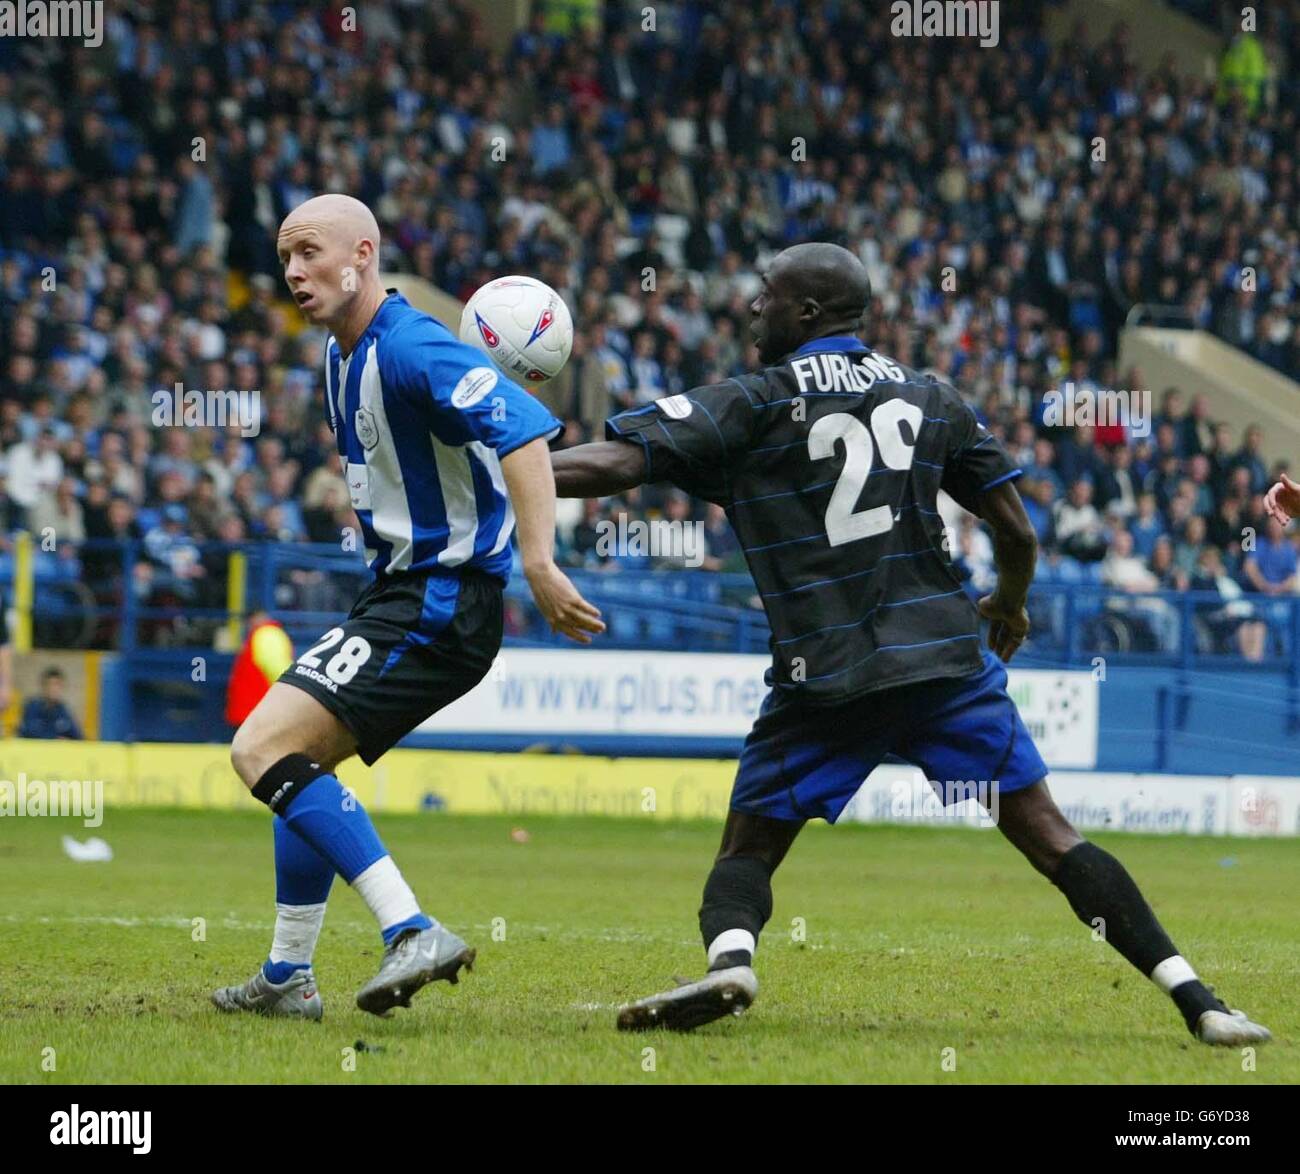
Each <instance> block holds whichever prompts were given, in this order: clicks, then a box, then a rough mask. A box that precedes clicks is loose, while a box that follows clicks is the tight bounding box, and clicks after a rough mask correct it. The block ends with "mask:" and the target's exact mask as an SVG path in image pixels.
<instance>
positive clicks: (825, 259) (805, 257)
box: [769, 241, 871, 318]
mask: <svg viewBox="0 0 1300 1174" xmlns="http://www.w3.org/2000/svg"><path fill="white" fill-rule="evenodd" d="M777 270H780V272H781V276H782V277H783V279H784V281H785V283H786V284H787V285H788V286H789V288H790V290H791V292H792V293H793V294H794V295H795V296H797V297H804V298H812V299H813V300H814V301H815V302H817V304H818V305H820V306H821V308H822V310H823V311H824V312H825V313H827V314H829V315H831V316H832V317H835V318H861V317H862V315H863V313H865V311H866V308H867V302H868V300H869V299H870V297H871V281H870V279H869V278H868V277H867V270H866V268H865V267H864V266H863V264H862V262H861V261H859V260H858V259H857V257H855V256H854V255H853V254H852V253H850V252H849V251H848V249H842V248H840V246H839V245H831V244H826V243H824V242H822V241H813V242H811V243H809V244H806V245H793V246H791V247H790V248H788V249H786V250H785V251H784V252H782V253H781V254H780V255H779V256H778V257H777V258H776V260H775V261H773V262H772V268H771V270H770V271H769V276H770V275H771V273H775V272H776V271H777Z"/></svg>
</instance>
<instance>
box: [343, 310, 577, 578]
mask: <svg viewBox="0 0 1300 1174" xmlns="http://www.w3.org/2000/svg"><path fill="white" fill-rule="evenodd" d="M325 408H326V413H327V415H328V417H329V423H330V427H331V428H332V429H333V431H334V438H335V440H336V442H337V443H338V449H339V455H340V456H341V457H342V458H343V473H344V476H345V477H346V479H347V483H348V493H349V495H350V496H351V499H352V508H353V509H354V510H355V511H356V514H357V518H358V520H359V521H360V523H361V531H362V537H363V539H364V541H365V557H366V563H367V565H368V566H369V567H370V569H371V571H373V572H374V574H375V575H376V576H378V575H380V574H390V575H391V574H393V573H394V572H401V571H443V572H445V573H447V574H453V575H454V574H458V573H459V572H460V571H461V570H463V569H464V568H466V567H475V568H478V569H480V570H482V571H484V572H486V573H488V574H491V575H494V576H496V577H497V578H499V579H500V580H501V581H502V582H503V583H504V582H505V581H506V580H507V579H508V578H509V577H510V562H511V555H510V535H511V532H512V531H513V530H514V525H515V515H514V510H513V509H512V508H511V505H510V499H509V497H508V495H507V493H506V482H505V477H504V476H503V474H502V472H501V458H502V457H505V456H508V455H509V454H510V453H512V452H514V451H515V449H517V448H521V447H523V445H525V444H527V443H528V442H529V441H531V440H535V439H537V438H538V437H539V436H540V437H545V438H547V439H550V438H551V437H553V436H555V435H557V434H558V433H559V431H560V429H561V427H562V425H561V423H560V421H559V420H557V419H556V418H555V417H554V416H553V415H551V413H550V412H549V411H548V410H547V409H546V408H545V407H544V406H543V405H542V404H541V403H540V402H539V401H538V400H537V399H536V398H534V397H533V396H532V395H530V394H529V393H528V392H527V391H525V390H524V389H523V388H522V387H520V386H519V385H518V384H516V383H512V382H511V381H510V380H509V379H507V378H506V376H505V375H504V374H502V373H501V371H500V370H499V369H498V368H497V367H496V366H495V365H494V364H493V362H492V360H491V359H489V358H488V357H487V356H486V355H484V354H482V353H481V352H480V351H478V350H476V349H475V348H474V347H472V346H469V345H467V344H466V343H463V342H461V341H460V340H459V339H458V338H457V337H456V336H455V335H454V334H453V333H452V332H451V331H450V330H448V329H447V328H446V327H445V326H443V325H442V323H440V322H438V321H437V320H436V319H434V318H431V317H429V315H428V314H425V313H422V312H421V311H419V310H417V309H415V307H414V306H412V305H411V304H410V303H409V302H408V301H407V300H406V299H405V298H404V297H402V295H401V294H399V293H397V292H395V291H392V290H390V291H389V296H388V298H387V300H386V301H385V302H384V303H383V304H382V305H381V306H380V307H379V310H378V311H377V312H376V314H375V316H374V318H373V319H372V320H371V323H370V325H369V326H368V327H367V328H366V330H365V333H364V334H362V336H361V338H360V339H359V340H358V341H357V345H356V347H355V348H354V349H353V351H352V353H351V354H350V355H349V356H348V357H347V358H346V359H345V358H343V356H342V355H341V354H340V352H339V346H338V343H337V342H336V341H335V339H334V338H332V337H331V338H330V340H329V342H328V344H327V345H326V348H325Z"/></svg>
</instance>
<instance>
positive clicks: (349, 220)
mask: <svg viewBox="0 0 1300 1174" xmlns="http://www.w3.org/2000/svg"><path fill="white" fill-rule="evenodd" d="M302 226H314V227H316V228H318V229H319V230H320V231H321V232H324V233H326V234H327V235H329V236H331V237H334V238H336V239H339V240H342V241H345V242H346V243H348V244H353V243H355V242H356V241H358V240H362V239H364V240H368V241H370V243H371V244H372V245H374V247H375V250H376V251H378V249H379V222H378V221H377V220H375V214H374V213H373V212H371V211H370V209H369V208H367V207H366V206H365V204H363V203H362V202H361V201H360V200H357V199H353V197H351V196H345V195H342V194H341V193H339V192H328V193H326V194H325V195H323V196H312V198H311V199H310V200H304V201H303V202H302V203H301V204H299V205H298V206H297V207H296V208H295V209H294V210H293V211H292V212H290V213H289V215H288V216H286V217H285V218H284V223H283V224H282V225H280V235H281V236H282V237H283V236H284V235H285V233H287V232H292V231H293V230H295V229H298V228H300V227H302Z"/></svg>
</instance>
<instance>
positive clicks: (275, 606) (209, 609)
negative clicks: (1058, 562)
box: [0, 540, 1300, 688]
mask: <svg viewBox="0 0 1300 1174" xmlns="http://www.w3.org/2000/svg"><path fill="white" fill-rule="evenodd" d="M194 545H195V547H196V548H197V551H198V556H199V559H200V560H201V562H202V564H203V565H204V566H205V568H206V573H205V574H204V575H203V576H201V577H198V578H186V577H184V575H183V573H180V574H178V573H177V572H176V569H175V568H172V567H167V566H165V565H162V564H160V563H158V562H157V561H154V560H151V559H150V558H149V556H148V552H147V551H146V549H145V547H144V545H143V543H141V542H139V541H131V542H125V543H119V542H113V541H110V540H87V541H86V542H83V543H80V544H77V545H76V546H71V545H67V544H65V545H64V546H61V547H60V548H59V550H58V551H55V552H44V551H42V552H38V553H37V554H36V556H35V558H34V560H33V564H34V565H33V572H34V579H35V592H34V604H33V611H32V620H33V630H34V633H35V645H36V646H37V647H99V648H109V649H114V650H118V651H122V652H131V651H133V650H135V649H137V648H141V647H168V648H175V649H194V650H205V649H208V650H210V649H211V648H212V647H213V641H214V636H215V633H216V631H217V629H218V628H220V627H221V626H222V625H223V624H227V623H229V621H230V619H231V617H232V615H234V616H236V617H237V616H240V615H247V614H248V613H249V612H251V611H253V610H256V609H259V608H260V609H264V610H266V611H269V612H270V613H271V614H273V615H274V616H276V618H277V619H279V620H280V621H281V622H282V623H284V624H285V626H286V628H287V629H288V630H289V631H290V634H291V635H292V636H294V638H295V640H311V639H314V638H315V636H316V635H318V634H319V633H320V632H321V631H322V630H323V629H324V628H326V627H328V626H329V625H331V624H334V623H337V622H338V621H339V620H340V619H341V618H342V617H343V616H344V615H346V613H347V611H348V609H349V608H350V607H351V605H352V602H353V601H354V600H355V598H356V596H357V594H358V593H359V592H360V590H361V588H362V587H363V586H364V585H365V584H366V583H367V582H368V581H369V572H368V571H367V570H366V568H365V566H364V564H363V562H362V560H361V557H360V556H359V555H358V554H356V553H347V552H343V551H340V550H339V549H338V548H337V547H335V546H332V545H312V544H305V543H304V544H276V543H241V544H227V543H217V542H211V543H197V544H194ZM236 552H238V553H239V554H240V555H241V556H242V558H243V561H244V568H245V573H244V575H243V580H242V582H243V590H242V594H241V597H240V598H239V599H234V600H232V599H231V598H230V592H229V585H228V582H227V579H226V577H225V575H226V568H227V567H228V566H229V563H228V561H227V560H228V559H229V556H230V555H232V554H235V553H236ZM12 571H13V566H12V562H11V560H10V559H9V557H8V556H5V555H0V583H4V582H8V581H10V580H11V578H12ZM569 574H570V575H571V577H572V578H573V580H574V582H575V584H576V585H577V586H578V589H579V590H580V591H581V592H582V593H583V594H584V595H585V596H586V597H587V598H588V599H590V600H591V601H592V602H593V603H594V604H596V606H597V607H599V608H600V609H601V611H602V612H603V613H604V615H605V620H606V623H607V625H608V631H607V632H606V634H605V636H603V637H602V638H601V643H602V645H603V646H605V647H610V648H657V649H665V648H671V649H677V650H681V651H700V652H705V651H707V652H766V651H767V645H768V637H769V628H768V624H767V618H766V616H765V615H764V614H763V612H762V610H761V608H759V607H758V606H757V602H758V601H757V592H756V589H755V587H754V584H753V582H752V580H751V579H750V578H749V576H748V575H745V574H719V573H714V572H709V571H672V572H667V571H619V572H599V571H590V570H584V569H572V570H570V571H569ZM1048 575H1050V576H1051V578H1048V577H1047V576H1048ZM506 595H507V600H508V618H507V639H508V641H509V642H511V643H515V644H520V645H533V646H546V645H550V644H564V643H567V642H566V641H564V640H563V638H562V637H557V636H554V635H553V634H552V633H551V632H550V631H549V630H548V629H547V627H546V625H545V623H544V622H543V621H542V618H541V616H540V614H539V613H538V612H537V610H536V608H535V607H534V606H533V604H532V600H531V597H530V595H529V592H528V587H527V584H526V583H525V582H524V581H523V579H522V577H521V576H515V578H514V579H513V580H512V582H511V585H510V587H509V588H508V589H507V593H506ZM1029 612H1030V618H1031V621H1032V623H1033V627H1032V630H1031V633H1030V638H1029V640H1028V641H1027V642H1026V644H1025V646H1024V648H1023V650H1022V654H1021V659H1022V661H1023V662H1024V663H1026V664H1033V663H1041V664H1052V665H1059V666H1062V667H1065V666H1075V667H1088V666H1089V665H1090V664H1091V663H1092V662H1093V661H1094V660H1095V659H1096V658H1097V657H1102V658H1104V659H1106V660H1108V661H1109V660H1111V659H1112V658H1114V659H1118V660H1119V661H1121V662H1122V663H1125V664H1135V665H1150V666H1152V667H1165V668H1179V669H1184V670H1187V669H1191V668H1193V667H1200V668H1205V667H1212V668H1220V667H1243V666H1258V667H1263V668H1268V669H1271V670H1274V671H1278V670H1281V671H1283V672H1284V673H1285V674H1286V677H1287V679H1288V680H1289V682H1290V684H1291V686H1292V687H1293V688H1294V687H1300V598H1297V597H1294V596H1287V597H1277V596H1264V595H1258V594H1253V593H1247V594H1244V595H1242V596H1241V597H1240V598H1239V599H1238V600H1236V601H1228V600H1225V599H1222V598H1221V597H1220V596H1219V595H1218V594H1217V593H1215V592H1190V591H1189V592H1152V593H1149V594H1141V595H1138V594H1127V593H1125V592H1121V591H1117V590H1114V589H1112V588H1108V587H1105V586H1102V585H1100V584H1098V583H1096V582H1095V581H1089V582H1060V581H1059V575H1053V574H1052V573H1051V572H1050V571H1048V572H1047V573H1046V574H1045V576H1044V578H1041V579H1040V580H1039V581H1037V582H1035V584H1034V587H1033V590H1032V591H1031V593H1030V600H1029ZM1243 625H1258V626H1259V627H1256V628H1255V629H1254V632H1255V633H1256V638H1257V639H1258V634H1259V633H1260V631H1261V629H1262V647H1261V649H1260V652H1261V656H1260V657H1259V658H1257V659H1254V660H1247V659H1246V658H1245V657H1244V656H1243V654H1242V649H1243V646H1244V645H1243V642H1242V637H1241V634H1240V629H1241V628H1242V627H1243Z"/></svg>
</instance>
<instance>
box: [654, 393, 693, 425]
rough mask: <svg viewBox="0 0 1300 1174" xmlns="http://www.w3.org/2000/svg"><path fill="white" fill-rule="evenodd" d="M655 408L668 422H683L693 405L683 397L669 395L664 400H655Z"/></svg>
mask: <svg viewBox="0 0 1300 1174" xmlns="http://www.w3.org/2000/svg"><path fill="white" fill-rule="evenodd" d="M655 406H656V407H657V408H658V409H659V410H660V411H661V412H663V414H664V415H665V416H667V417H668V418H669V419H670V420H685V419H686V417H687V416H689V415H690V414H691V412H692V411H693V410H694V408H695V405H694V404H692V403H691V401H690V400H689V399H687V398H686V397H685V396H684V395H670V396H666V397H665V398H664V399H657V400H655Z"/></svg>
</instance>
